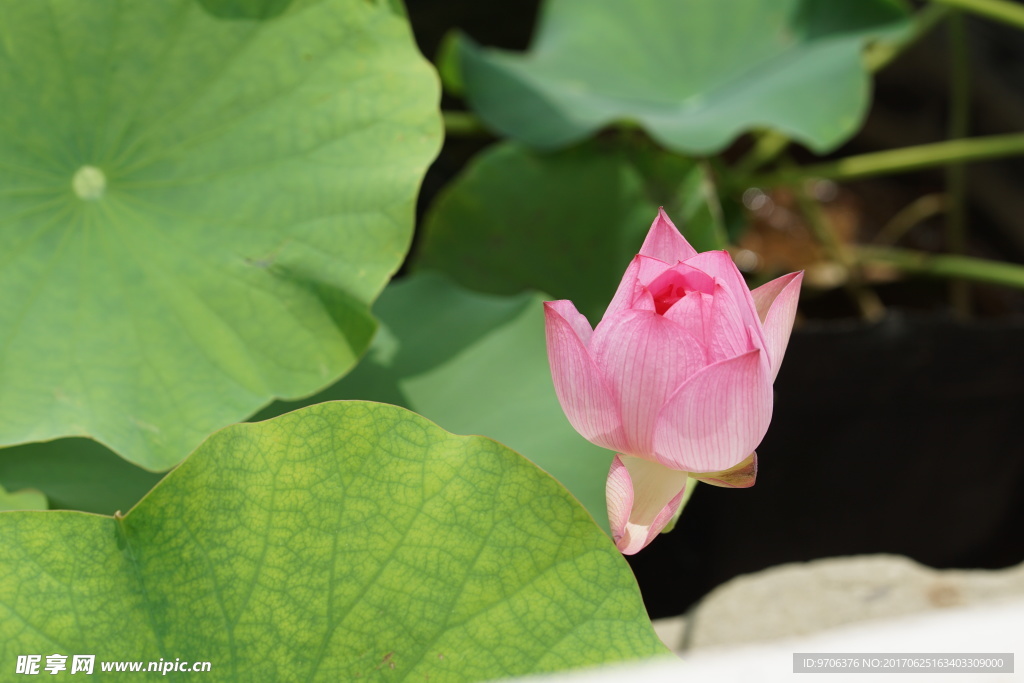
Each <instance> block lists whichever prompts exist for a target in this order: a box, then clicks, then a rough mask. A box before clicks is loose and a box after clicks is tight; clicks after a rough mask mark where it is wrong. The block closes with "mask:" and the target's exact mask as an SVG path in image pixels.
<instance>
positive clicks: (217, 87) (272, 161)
mask: <svg viewBox="0 0 1024 683" xmlns="http://www.w3.org/2000/svg"><path fill="white" fill-rule="evenodd" d="M231 5H232V3H231V2H225V1H223V0H221V1H218V0H207V2H205V3H200V2H197V1H195V0H166V1H163V2H128V3H125V2H117V1H116V0H92V1H90V2H88V3H82V2H78V1H77V0H52V1H49V2H21V1H20V0H0V13H2V15H3V17H4V29H3V39H2V40H0V100H2V101H3V102H4V105H3V107H0V254H2V258H0V291H2V292H3V293H4V300H5V302H6V303H5V304H4V305H3V306H0V443H4V444H12V443H19V442H26V441H44V440H48V439H52V438H55V437H58V436H90V437H93V438H95V439H96V440H98V441H100V442H102V443H104V444H107V445H108V446H110V447H111V448H113V449H114V450H115V451H116V452H118V453H119V454H121V455H122V456H124V457H125V458H127V459H129V460H131V461H132V462H135V463H137V464H140V465H142V466H144V467H147V468H150V469H166V468H167V467H169V466H171V465H173V464H175V463H177V462H178V461H179V460H180V459H181V458H182V457H184V455H185V454H186V453H188V452H189V451H190V450H191V449H192V448H194V447H195V446H196V445H197V444H198V443H199V442H200V441H201V440H202V439H203V438H204V437H205V436H206V435H208V434H209V433H210V432H212V431H214V430H215V429H218V428H220V427H222V426H224V425H225V424H228V423H230V422H232V421H236V420H240V419H242V418H244V417H246V416H247V415H249V414H251V413H252V412H254V411H255V410H256V409H258V408H259V407H260V406H262V405H265V404H266V403H267V402H268V401H270V400H271V399H272V398H274V397H297V396H302V395H307V394H309V393H311V392H313V391H316V390H318V389H320V388H322V387H323V386H325V385H327V384H329V383H330V382H332V381H333V380H335V379H337V377H338V376H340V375H341V374H342V373H344V372H345V371H346V370H348V369H349V368H350V367H351V366H352V365H353V364H354V363H355V361H356V359H357V358H358V357H359V355H360V354H361V353H362V352H363V351H364V349H365V348H366V346H367V344H368V343H369V341H370V338H371V336H372V333H373V329H374V321H373V319H372V317H371V316H370V313H369V306H370V303H371V302H372V300H373V299H374V298H375V297H376V295H377V294H378V293H379V291H380V290H381V288H382V287H383V286H384V284H385V283H386V282H387V280H388V278H389V277H390V275H391V274H392V273H393V272H394V271H395V269H397V268H398V266H399V265H400V263H401V262H402V259H403V256H404V254H405V252H406V250H407V248H408V244H409V240H410V236H411V231H412V218H413V214H412V211H413V202H414V199H415V195H416V191H417V188H418V185H419V182H420V180H421V178H422V175H423V173H424V170H425V168H426V166H427V164H428V163H429V162H430V160H431V159H432V158H433V156H434V155H435V154H436V152H437V150H438V147H439V144H440V138H441V131H440V117H439V115H438V110H437V103H438V86H437V77H436V74H435V73H434V72H433V70H432V68H431V67H430V66H429V65H428V64H427V63H426V62H425V61H424V60H423V59H422V57H421V56H420V55H419V53H418V52H417V50H416V47H415V45H414V43H413V40H412V36H411V33H410V30H409V26H408V23H407V21H406V19H405V18H404V16H401V15H400V14H399V13H396V12H395V9H394V7H393V6H392V4H391V3H387V2H384V3H375V2H366V1H365V0H302V1H295V2H291V3H289V4H287V5H286V4H285V3H281V2H271V3H264V4H263V5H261V7H264V9H266V10H267V15H268V16H269V15H272V14H277V16H274V17H273V18H271V19H266V20H258V19H249V18H244V17H243V16H239V15H238V14H237V13H232V12H231V11H229V10H230V9H231ZM234 5H238V3H234ZM212 7H216V8H219V9H220V10H223V12H222V13H226V16H231V17H232V18H224V17H223V16H222V17H218V16H215V14H214V13H212V12H211V11H208V10H210V9H211V8H212ZM271 10H272V11H271ZM279 10H280V11H279ZM261 11H262V10H261Z"/></svg>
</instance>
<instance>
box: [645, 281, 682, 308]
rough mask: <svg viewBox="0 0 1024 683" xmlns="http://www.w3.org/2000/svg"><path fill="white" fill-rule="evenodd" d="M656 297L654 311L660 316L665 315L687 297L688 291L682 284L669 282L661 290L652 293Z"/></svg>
mask: <svg viewBox="0 0 1024 683" xmlns="http://www.w3.org/2000/svg"><path fill="white" fill-rule="evenodd" d="M651 296H653V297H654V310H655V312H657V314H658V315H665V312H666V311H668V309H670V308H672V305H673V304H674V303H676V302H677V301H679V300H680V299H682V298H683V297H684V296H686V289H684V288H683V283H682V282H667V283H665V285H664V286H662V287H661V288H659V289H657V290H655V291H652V292H651Z"/></svg>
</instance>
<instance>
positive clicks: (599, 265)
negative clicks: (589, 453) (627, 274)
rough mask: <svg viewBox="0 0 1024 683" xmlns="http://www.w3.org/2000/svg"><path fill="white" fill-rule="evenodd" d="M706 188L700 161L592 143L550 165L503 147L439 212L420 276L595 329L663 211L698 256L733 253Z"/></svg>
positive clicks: (537, 155) (442, 199) (450, 193)
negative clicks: (563, 312)
mask: <svg viewBox="0 0 1024 683" xmlns="http://www.w3.org/2000/svg"><path fill="white" fill-rule="evenodd" d="M708 182H709V179H708V175H707V174H706V173H705V171H704V169H703V168H702V167H701V165H699V164H697V163H696V162H694V161H693V160H690V159H685V158H681V157H679V156H678V155H674V154H667V153H664V152H661V151H658V150H654V149H650V148H649V147H641V146H636V145H630V144H619V143H615V142H607V141H595V142H591V143H588V144H585V145H581V146H579V147H574V148H572V149H567V150H564V151H561V152H556V153H541V152H536V151H533V150H531V149H529V148H527V147H525V146H523V145H521V144H518V143H512V142H505V143H499V144H497V145H494V146H492V147H490V148H488V149H487V150H485V151H484V152H482V153H481V154H479V155H478V156H477V157H476V158H475V159H474V160H473V161H472V162H471V163H470V164H469V165H468V166H467V167H466V169H465V170H464V171H463V172H462V173H461V174H460V175H459V176H458V177H457V178H456V179H455V180H454V181H452V183H451V184H450V185H449V186H448V187H447V188H446V189H445V191H444V192H443V193H442V194H441V195H440V196H439V197H438V198H437V200H436V201H435V202H434V204H433V206H431V208H430V211H429V213H428V214H427V217H426V219H425V221H424V225H423V233H422V235H423V236H422V244H421V246H420V249H419V252H418V253H417V255H416V259H415V263H416V267H417V268H426V269H433V270H440V271H442V272H444V273H445V274H447V275H449V276H450V277H451V278H453V279H454V280H455V281H456V282H458V283H459V284H462V285H464V286H466V287H469V288H471V289H476V290H479V291H482V292H489V293H493V294H515V293H518V292H521V291H524V290H537V291H542V292H547V293H548V294H550V295H551V296H552V297H553V298H555V299H571V300H572V301H573V302H574V303H575V304H576V306H577V308H578V309H579V311H580V312H581V313H583V314H584V315H586V316H588V317H589V318H590V320H591V322H592V323H593V324H596V323H597V321H598V320H599V319H600V316H601V315H602V314H603V313H604V309H605V307H606V306H607V305H608V302H609V301H611V298H612V295H613V294H614V293H615V288H616V286H617V285H618V283H619V280H620V279H621V277H622V273H623V272H624V271H625V270H626V266H628V265H629V261H630V259H632V257H633V256H634V255H635V254H636V252H637V251H638V250H639V249H640V245H641V244H643V241H644V237H645V236H646V235H647V231H648V230H649V229H650V227H651V223H652V222H653V221H654V218H655V216H656V215H657V213H658V207H659V206H665V208H666V210H667V211H668V212H669V214H670V215H671V216H672V218H673V219H674V220H675V221H677V222H678V225H679V227H680V228H681V229H682V230H683V232H684V233H685V234H686V236H687V238H688V239H689V240H690V241H691V243H692V244H693V245H694V246H695V247H696V248H698V249H701V250H707V249H721V248H723V247H724V244H722V243H721V241H720V235H723V234H724V229H723V228H722V226H721V225H720V220H719V216H720V213H721V211H720V209H719V208H715V207H716V206H717V201H718V200H717V198H714V196H713V195H714V193H713V192H711V193H706V192H705V188H706V186H707V183H708ZM709 200H710V201H709Z"/></svg>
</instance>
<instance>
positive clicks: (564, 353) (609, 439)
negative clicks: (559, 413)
mask: <svg viewBox="0 0 1024 683" xmlns="http://www.w3.org/2000/svg"><path fill="white" fill-rule="evenodd" d="M577 316H578V317H577ZM580 318H583V316H582V315H580V314H579V313H578V312H577V311H576V307H575V306H573V304H572V302H571V301H552V302H546V303H545V304H544V329H545V333H546V336H547V343H548V362H549V363H550V364H551V378H552V380H554V384H555V394H557V396H558V402H559V403H561V404H562V410H563V411H565V416H566V417H567V418H568V419H569V422H570V424H572V426H573V428H575V429H576V431H577V432H579V433H580V434H581V435H582V436H583V438H584V439H586V440H587V441H590V442H591V443H594V444H597V445H598V446H601V447H603V448H609V449H611V450H615V451H621V450H624V449H625V447H626V446H627V445H628V444H627V442H626V438H625V435H624V433H623V430H622V417H621V415H620V413H619V407H618V405H619V404H618V402H617V401H616V400H615V397H614V395H613V394H612V392H611V390H610V388H609V386H608V383H607V382H606V381H605V379H604V376H603V375H602V373H601V371H600V370H599V369H598V367H597V365H596V364H595V363H594V361H593V359H592V358H591V357H590V352H589V351H587V345H586V342H585V341H584V340H583V339H582V338H581V334H580V332H578V331H577V328H580V327H581V321H580ZM582 322H584V323H585V319H584V320H583V321H582ZM589 327H590V326H589V325H587V328H589ZM583 332H584V333H585V330H583ZM587 336H589V335H587Z"/></svg>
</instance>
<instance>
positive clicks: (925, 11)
mask: <svg viewBox="0 0 1024 683" xmlns="http://www.w3.org/2000/svg"><path fill="white" fill-rule="evenodd" d="M949 11H950V10H949V8H948V7H942V6H939V5H926V6H925V7H924V8H922V9H921V11H919V12H918V13H917V14H916V15H914V24H915V25H914V31H913V33H911V34H910V35H909V36H908V37H907V38H906V39H904V40H901V41H899V42H875V43H872V44H871V45H869V46H868V49H867V50H865V51H864V66H865V67H867V69H868V70H869V71H871V72H878V71H881V70H882V69H884V68H885V67H886V66H887V65H888V64H889V63H890V62H891V61H892V60H894V59H896V58H897V57H899V56H900V55H901V54H903V53H904V52H905V51H906V50H907V48H909V47H910V46H911V45H913V44H914V43H916V42H917V41H918V39H920V38H921V37H922V36H924V35H926V34H927V33H928V32H929V31H931V30H932V29H933V28H935V26H936V25H937V24H938V23H939V22H940V21H942V20H943V19H944V18H945V17H946V15H947V14H949Z"/></svg>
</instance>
